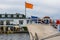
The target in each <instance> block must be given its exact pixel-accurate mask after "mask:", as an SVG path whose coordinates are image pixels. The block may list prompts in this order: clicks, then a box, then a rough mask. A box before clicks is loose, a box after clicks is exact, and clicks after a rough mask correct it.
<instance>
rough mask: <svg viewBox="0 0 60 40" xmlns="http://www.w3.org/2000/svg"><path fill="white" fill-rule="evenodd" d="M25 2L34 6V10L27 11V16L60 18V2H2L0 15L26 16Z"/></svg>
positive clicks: (9, 0)
mask: <svg viewBox="0 0 60 40" xmlns="http://www.w3.org/2000/svg"><path fill="white" fill-rule="evenodd" d="M25 1H26V2H28V3H32V4H33V5H34V6H33V9H26V14H27V16H31V15H34V16H38V17H44V16H50V17H51V18H54V19H58V18H60V0H0V13H5V12H6V13H16V12H17V13H23V14H24V13H25Z"/></svg>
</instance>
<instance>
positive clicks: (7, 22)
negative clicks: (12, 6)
mask: <svg viewBox="0 0 60 40" xmlns="http://www.w3.org/2000/svg"><path fill="white" fill-rule="evenodd" d="M25 19H26V16H25V15H24V14H19V13H16V14H0V31H1V30H3V31H6V30H7V29H9V30H10V28H11V29H12V30H13V27H16V28H22V27H24V26H26V20H25Z"/></svg>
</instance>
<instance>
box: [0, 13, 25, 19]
mask: <svg viewBox="0 0 60 40" xmlns="http://www.w3.org/2000/svg"><path fill="white" fill-rule="evenodd" d="M0 18H16V19H17V18H18V19H24V18H26V16H25V15H24V14H18V13H16V14H0Z"/></svg>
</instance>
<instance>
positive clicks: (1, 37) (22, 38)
mask: <svg viewBox="0 0 60 40" xmlns="http://www.w3.org/2000/svg"><path fill="white" fill-rule="evenodd" d="M0 40H30V38H29V34H28V33H19V34H0Z"/></svg>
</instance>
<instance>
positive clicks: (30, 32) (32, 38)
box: [30, 32, 34, 40]
mask: <svg viewBox="0 0 60 40" xmlns="http://www.w3.org/2000/svg"><path fill="white" fill-rule="evenodd" d="M30 34H31V36H32V40H34V36H33V34H32V33H31V32H30Z"/></svg>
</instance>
